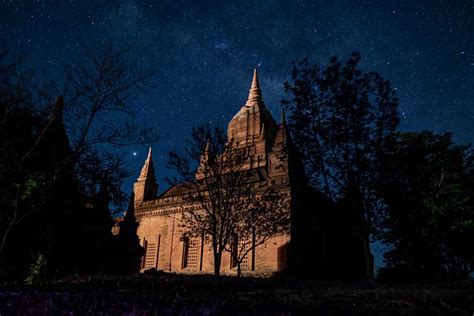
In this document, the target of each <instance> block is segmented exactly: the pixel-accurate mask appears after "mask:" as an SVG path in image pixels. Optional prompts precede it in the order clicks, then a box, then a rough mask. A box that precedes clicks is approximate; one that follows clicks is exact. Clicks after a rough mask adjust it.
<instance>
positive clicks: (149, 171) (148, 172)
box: [139, 146, 155, 179]
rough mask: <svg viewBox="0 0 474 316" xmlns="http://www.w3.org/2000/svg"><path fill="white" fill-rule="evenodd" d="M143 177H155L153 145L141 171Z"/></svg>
mask: <svg viewBox="0 0 474 316" xmlns="http://www.w3.org/2000/svg"><path fill="white" fill-rule="evenodd" d="M139 178H143V179H155V170H154V169H153V158H152V155H151V146H150V148H149V149H148V156H147V158H146V160H145V163H144V165H143V167H142V171H141V172H140V177H139Z"/></svg>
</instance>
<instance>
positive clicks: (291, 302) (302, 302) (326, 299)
mask: <svg viewBox="0 0 474 316" xmlns="http://www.w3.org/2000/svg"><path fill="white" fill-rule="evenodd" d="M473 313H474V285H473V284H472V283H469V282H460V283H437V284H405V285H403V286H402V285H391V286H390V285H380V284H354V283H350V284H349V283H340V282H320V281H319V282H318V281H298V280H291V279H253V278H244V279H237V278H234V277H221V278H214V277H212V276H183V275H172V274H160V275H140V276H133V277H132V276H131V277H123V276H122V277H114V276H95V277H84V278H81V277H76V278H71V279H67V280H61V281H57V282H54V283H53V284H50V285H48V286H44V287H25V286H17V285H4V286H3V287H2V288H1V290H0V314H1V315H2V316H3V315H10V314H12V315H87V314H89V315H163V314H164V315H175V314H177V315H221V314H226V315H227V314H242V315H247V314H251V315H252V314H253V315H298V314H317V315H420V314H422V315H469V316H472V315H474V314H473Z"/></svg>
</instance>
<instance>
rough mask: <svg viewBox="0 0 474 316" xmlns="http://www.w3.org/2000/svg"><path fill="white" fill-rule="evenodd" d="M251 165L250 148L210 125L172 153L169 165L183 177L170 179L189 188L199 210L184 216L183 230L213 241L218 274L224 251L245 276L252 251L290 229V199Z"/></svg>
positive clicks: (195, 129)
mask: <svg viewBox="0 0 474 316" xmlns="http://www.w3.org/2000/svg"><path fill="white" fill-rule="evenodd" d="M249 163H251V161H250V156H249V155H248V148H246V147H245V146H244V145H242V146H240V144H238V143H236V142H234V141H233V140H228V139H227V136H226V134H225V132H224V131H223V130H222V129H220V128H217V127H216V128H214V129H211V128H210V127H209V126H207V125H205V126H200V127H197V128H194V129H193V132H192V136H191V138H190V139H188V140H187V147H186V148H185V152H184V154H178V153H177V152H171V153H170V154H169V162H168V167H169V168H171V169H173V170H175V171H176V172H177V174H178V178H174V179H171V180H170V179H168V181H169V182H170V183H171V184H173V185H178V186H181V187H184V188H186V189H187V190H188V191H189V192H190V193H189V194H188V196H187V199H188V201H189V202H190V203H193V204H195V205H197V206H198V207H197V209H196V210H189V211H187V210H186V211H185V212H183V213H182V225H181V227H182V229H183V232H184V233H185V234H187V235H188V236H189V237H201V236H204V237H205V238H206V240H208V241H209V242H210V244H211V248H212V251H213V255H214V274H215V275H219V274H220V265H221V258H222V253H223V252H224V251H230V252H231V254H232V256H233V258H234V260H235V263H236V266H237V272H238V274H239V275H240V273H241V270H240V265H241V263H242V260H243V259H244V258H245V256H247V254H248V253H249V252H250V251H252V250H253V249H255V247H257V246H258V245H261V244H262V243H264V242H265V241H266V240H268V239H269V238H271V237H272V236H275V235H276V234H279V233H283V232H285V231H287V230H288V225H289V205H288V203H287V202H286V201H287V200H288V197H286V196H284V194H282V193H280V192H278V191H276V190H273V189H271V188H268V187H267V186H261V185H260V184H261V181H262V180H263V179H261V178H260V175H259V174H258V172H256V171H255V170H252V169H249V168H246V164H249ZM232 244H233V245H234V247H238V249H237V251H235V248H234V249H232Z"/></svg>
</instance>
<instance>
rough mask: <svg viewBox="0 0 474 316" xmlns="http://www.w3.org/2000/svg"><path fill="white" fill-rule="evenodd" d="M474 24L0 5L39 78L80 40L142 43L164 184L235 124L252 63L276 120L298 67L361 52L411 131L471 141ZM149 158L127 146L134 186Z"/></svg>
mask: <svg viewBox="0 0 474 316" xmlns="http://www.w3.org/2000/svg"><path fill="white" fill-rule="evenodd" d="M473 20H474V1H472V0H466V1H460V0H447V1H434V0H426V1H415V0H409V1H387V0H384V1H355V0H348V1H328V0H326V1H301V0H300V1H289V0H278V1H277V0H273V1H272V0H267V1H256V0H253V1H252V0H247V1H212V2H211V1H209V2H206V1H198V0H188V1H179V0H175V1H139V0H135V1H133V0H122V1H118V0H114V1H100V0H95V1H88V0H77V1H73V0H70V1H65V0H63V1H59V0H58V1H42V0H38V1H19V0H18V1H17V0H11V1H2V2H0V38H1V39H3V40H6V42H7V43H8V44H9V46H10V48H11V49H12V50H13V51H26V52H29V54H30V58H29V61H28V64H27V67H30V68H33V69H35V70H36V77H37V79H38V80H42V78H61V77H62V75H61V69H62V64H64V63H66V62H68V61H69V60H70V59H71V58H74V55H75V54H76V53H77V44H76V43H77V42H78V41H82V42H89V43H91V44H93V43H94V42H98V41H103V40H105V39H112V40H113V41H114V42H117V43H130V42H134V43H135V53H134V56H133V57H134V58H136V59H137V60H138V61H139V62H142V63H148V64H150V66H153V67H156V68H157V69H158V71H159V73H158V75H157V76H156V77H155V78H154V79H153V80H152V81H151V82H150V86H149V93H148V94H138V95H136V97H135V99H134V101H133V104H132V106H133V107H134V108H135V109H136V110H137V112H138V119H139V120H141V121H142V122H143V123H144V124H146V125H153V126H155V127H156V128H157V129H158V131H159V133H160V141H159V143H158V144H156V145H154V153H155V169H156V171H157V176H158V178H159V179H160V180H161V177H162V176H163V175H165V174H167V171H166V169H165V167H164V164H165V158H166V153H167V152H168V151H169V150H171V149H173V148H174V147H180V146H181V145H182V144H183V140H184V137H185V136H187V135H189V131H190V128H191V127H192V126H193V125H196V124H199V123H204V122H219V123H221V124H222V125H223V126H226V125H227V123H228V121H229V120H230V119H231V118H232V116H233V115H234V114H235V113H236V112H237V111H238V110H239V108H240V106H242V105H243V104H244V102H245V100H246V96H247V93H248V88H249V85H250V80H251V74H252V69H253V67H255V66H258V67H259V70H260V83H261V87H262V90H263V95H264V100H265V103H266V105H267V106H268V107H269V108H270V110H271V112H272V113H273V114H274V116H275V118H276V119H278V117H279V100H280V99H281V98H282V97H283V89H282V84H283V82H284V81H285V80H286V79H287V78H288V75H289V73H290V62H291V61H293V60H300V59H302V58H304V57H309V58H310V59H311V61H312V62H316V63H323V62H326V61H328V60H329V58H330V56H332V55H337V56H339V57H340V58H342V59H345V58H347V57H348V56H349V55H350V53H351V52H352V51H359V52H360V53H361V54H362V56H363V64H362V66H363V67H364V68H366V69H367V70H369V69H370V70H375V71H377V72H379V73H380V74H382V76H384V77H385V78H387V79H389V80H390V81H391V82H392V84H393V86H394V87H396V88H397V90H398V96H399V98H400V116H401V128H402V129H404V130H421V129H430V130H434V131H436V132H445V131H452V132H453V133H454V134H455V136H456V140H457V141H459V142H463V143H466V142H473V141H474V134H473V126H474V102H473V100H474V89H473V87H474V85H473V82H474V21H473ZM58 80H60V79H58ZM133 153H136V155H134V154H133ZM146 153H147V150H146V148H145V146H130V147H128V148H125V149H124V150H123V155H124V157H125V158H126V161H127V163H128V167H129V168H130V170H131V171H133V172H134V176H132V177H131V178H130V179H129V181H128V182H127V183H126V187H127V188H131V185H132V183H133V181H134V180H135V178H136V176H137V175H138V173H139V169H140V168H141V165H142V164H143V161H144V159H145V157H146ZM160 184H161V188H162V189H163V187H164V185H163V181H160ZM379 259H380V258H379Z"/></svg>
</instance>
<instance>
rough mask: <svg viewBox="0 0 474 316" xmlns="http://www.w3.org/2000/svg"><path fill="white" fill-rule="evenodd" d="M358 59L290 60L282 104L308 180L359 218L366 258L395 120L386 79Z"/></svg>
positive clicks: (392, 95) (379, 206)
mask: <svg viewBox="0 0 474 316" xmlns="http://www.w3.org/2000/svg"><path fill="white" fill-rule="evenodd" d="M360 59H361V58H360V55H359V54H358V53H353V54H352V55H351V57H350V58H349V59H348V60H347V61H346V62H345V63H344V64H342V63H341V62H339V60H338V59H337V58H336V57H333V58H332V59H331V60H330V62H329V64H327V65H326V66H322V65H310V63H309V61H308V59H305V60H303V61H302V62H300V63H294V64H293V69H292V74H291V82H286V83H285V91H286V92H287V93H288V94H289V97H288V99H287V100H283V105H284V106H285V107H287V108H288V109H289V111H290V115H289V122H288V128H289V131H290V134H291V136H292V141H293V145H294V147H295V149H296V150H297V151H298V152H299V154H300V155H301V158H302V159H303V163H304V167H305V170H306V173H307V175H308V178H309V180H310V182H311V184H312V185H313V186H314V187H315V188H316V189H318V190H320V191H321V192H323V193H325V194H326V195H327V196H328V197H329V198H330V199H331V200H332V201H333V202H337V203H343V204H344V207H345V208H346V209H348V211H349V212H351V213H353V214H355V215H353V218H358V219H360V223H353V225H358V226H359V229H360V231H361V233H362V234H363V235H365V236H366V237H365V238H366V242H365V245H364V252H365V253H367V254H368V256H369V257H370V250H369V242H368V236H369V234H370V233H372V232H373V229H374V228H375V224H376V222H377V217H378V214H380V210H381V209H382V206H383V205H382V203H380V201H381V196H380V188H381V186H383V181H384V178H385V169H386V158H387V156H388V155H390V152H391V147H390V144H391V139H392V138H393V135H394V132H395V129H396V127H397V125H398V121H399V120H398V115H397V105H398V100H397V98H396V96H395V90H394V89H393V88H392V87H391V86H390V83H389V82H388V81H387V80H384V79H383V78H382V77H381V76H380V75H379V74H377V73H375V72H372V71H369V72H363V71H361V70H360V69H359V62H360ZM370 260H371V259H370V258H368V259H367V262H368V263H369V261H370ZM371 269H372V268H371V267H370V266H368V270H371ZM368 273H370V271H368Z"/></svg>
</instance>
